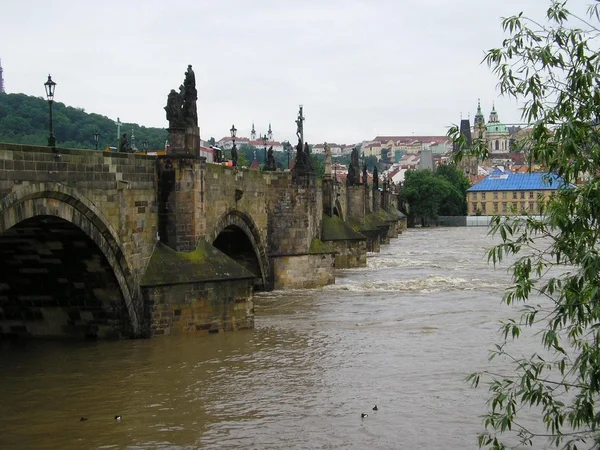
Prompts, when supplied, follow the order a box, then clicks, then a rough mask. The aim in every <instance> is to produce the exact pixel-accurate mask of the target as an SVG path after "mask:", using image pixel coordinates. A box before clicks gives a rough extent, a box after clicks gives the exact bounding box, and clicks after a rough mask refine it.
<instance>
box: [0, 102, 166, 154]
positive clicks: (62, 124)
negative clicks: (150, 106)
mask: <svg viewBox="0 0 600 450" xmlns="http://www.w3.org/2000/svg"><path fill="white" fill-rule="evenodd" d="M53 125H54V136H55V137H56V144H57V146H58V147H63V148H89V149H94V148H95V146H96V144H95V141H94V133H96V132H98V134H99V140H98V148H99V149H102V148H105V147H109V146H113V147H118V140H117V126H116V124H115V122H114V121H113V120H111V119H109V118H108V117H104V116H101V115H99V114H88V113H86V112H85V111H84V110H82V109H78V108H73V107H70V106H65V105H64V104H63V103H59V102H54V105H53ZM132 129H133V131H134V134H135V137H136V145H137V147H138V148H140V149H141V148H142V145H141V143H142V142H143V141H144V140H147V141H148V149H149V150H162V149H164V147H165V141H166V140H167V137H168V136H167V131H166V130H165V129H162V128H147V127H143V126H139V125H137V124H132V123H123V125H122V126H121V132H122V133H127V135H128V137H129V141H130V143H131V130H132ZM48 133H49V111H48V102H47V101H46V100H45V99H43V98H41V97H32V96H29V95H25V94H4V93H0V142H14V143H18V144H32V145H46V144H47V142H48Z"/></svg>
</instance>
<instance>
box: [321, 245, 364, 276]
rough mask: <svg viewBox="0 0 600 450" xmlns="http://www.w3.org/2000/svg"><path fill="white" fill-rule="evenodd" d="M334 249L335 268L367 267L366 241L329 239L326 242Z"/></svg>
mask: <svg viewBox="0 0 600 450" xmlns="http://www.w3.org/2000/svg"><path fill="white" fill-rule="evenodd" d="M328 244H330V245H331V246H333V248H334V249H335V251H336V254H335V268H336V269H354V268H357V267H367V241H366V239H365V240H362V241H356V240H354V241H331V242H328Z"/></svg>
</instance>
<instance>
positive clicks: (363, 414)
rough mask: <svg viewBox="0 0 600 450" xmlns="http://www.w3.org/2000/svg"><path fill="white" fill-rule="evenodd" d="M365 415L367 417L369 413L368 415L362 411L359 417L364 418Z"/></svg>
mask: <svg viewBox="0 0 600 450" xmlns="http://www.w3.org/2000/svg"><path fill="white" fill-rule="evenodd" d="M365 417H369V415H368V414H365V413H362V414H361V415H360V418H361V419H364V418H365Z"/></svg>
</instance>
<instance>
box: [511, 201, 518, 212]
mask: <svg viewBox="0 0 600 450" xmlns="http://www.w3.org/2000/svg"><path fill="white" fill-rule="evenodd" d="M512 209H513V210H515V211H516V210H517V202H513V203H512Z"/></svg>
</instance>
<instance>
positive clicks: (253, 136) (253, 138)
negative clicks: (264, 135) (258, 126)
mask: <svg viewBox="0 0 600 450" xmlns="http://www.w3.org/2000/svg"><path fill="white" fill-rule="evenodd" d="M250 139H252V140H253V141H255V140H256V130H255V129H254V122H252V131H250Z"/></svg>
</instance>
